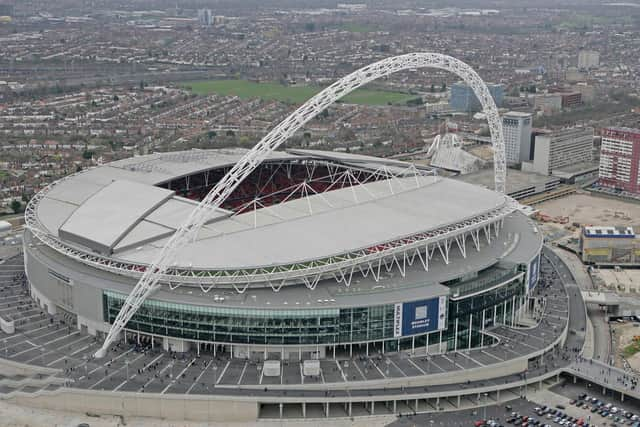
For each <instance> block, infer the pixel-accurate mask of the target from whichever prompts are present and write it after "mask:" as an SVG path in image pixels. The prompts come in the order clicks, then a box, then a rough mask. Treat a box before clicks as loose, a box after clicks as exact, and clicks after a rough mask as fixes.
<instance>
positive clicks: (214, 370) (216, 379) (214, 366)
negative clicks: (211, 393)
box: [213, 363, 218, 387]
mask: <svg viewBox="0 0 640 427" xmlns="http://www.w3.org/2000/svg"><path fill="white" fill-rule="evenodd" d="M217 382H218V365H216V364H215V363H214V364H213V386H214V387H215V386H216V383H217Z"/></svg>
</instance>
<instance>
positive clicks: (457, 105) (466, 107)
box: [449, 82, 504, 113]
mask: <svg viewBox="0 0 640 427" xmlns="http://www.w3.org/2000/svg"><path fill="white" fill-rule="evenodd" d="M487 87H488V88H489V93H491V96H492V97H493V100H494V101H495V103H496V105H497V106H498V107H500V106H501V105H502V101H503V99H504V86H502V85H500V84H487ZM449 105H450V106H451V108H453V109H454V110H456V111H464V112H467V113H472V112H475V111H480V110H482V105H480V101H479V100H478V98H477V97H476V95H475V93H473V89H471V88H470V87H469V86H467V85H466V84H465V83H462V82H459V83H454V84H453V85H452V86H451V97H450V98H449Z"/></svg>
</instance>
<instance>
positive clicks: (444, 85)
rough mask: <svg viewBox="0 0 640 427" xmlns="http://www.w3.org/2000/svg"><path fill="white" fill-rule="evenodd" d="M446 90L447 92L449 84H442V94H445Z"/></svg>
mask: <svg viewBox="0 0 640 427" xmlns="http://www.w3.org/2000/svg"><path fill="white" fill-rule="evenodd" d="M445 90H447V84H446V83H442V87H440V92H444V91H445Z"/></svg>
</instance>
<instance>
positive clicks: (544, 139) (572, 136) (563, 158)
mask: <svg viewBox="0 0 640 427" xmlns="http://www.w3.org/2000/svg"><path fill="white" fill-rule="evenodd" d="M534 144H535V147H534V150H533V164H532V168H531V170H530V171H531V172H537V173H540V174H543V175H551V173H552V172H553V171H554V170H556V169H560V168H565V167H567V166H571V165H575V164H578V163H589V162H592V161H593V128H590V127H587V128H583V127H574V128H568V129H562V130H558V131H554V132H550V133H548V134H542V135H536V137H535V140H534Z"/></svg>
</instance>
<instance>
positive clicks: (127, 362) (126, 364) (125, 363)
mask: <svg viewBox="0 0 640 427" xmlns="http://www.w3.org/2000/svg"><path fill="white" fill-rule="evenodd" d="M124 365H125V366H126V367H127V381H129V359H125V360H124Z"/></svg>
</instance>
